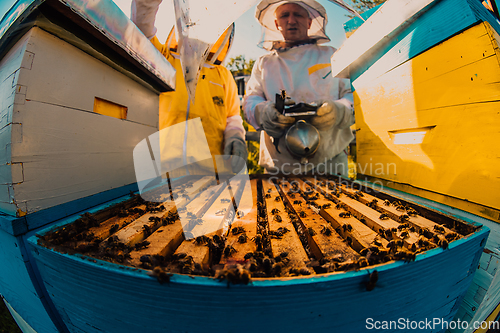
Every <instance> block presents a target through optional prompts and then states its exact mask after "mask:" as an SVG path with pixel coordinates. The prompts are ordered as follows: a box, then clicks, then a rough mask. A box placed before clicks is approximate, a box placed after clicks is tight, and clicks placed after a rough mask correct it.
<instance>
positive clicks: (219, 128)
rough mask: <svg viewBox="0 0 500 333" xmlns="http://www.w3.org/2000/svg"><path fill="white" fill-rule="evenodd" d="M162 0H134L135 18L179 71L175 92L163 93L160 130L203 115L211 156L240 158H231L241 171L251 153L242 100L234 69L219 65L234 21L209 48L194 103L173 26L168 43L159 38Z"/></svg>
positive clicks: (233, 164)
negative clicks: (185, 80)
mask: <svg viewBox="0 0 500 333" xmlns="http://www.w3.org/2000/svg"><path fill="white" fill-rule="evenodd" d="M161 2H162V0H132V8H131V19H132V21H133V22H134V23H135V24H136V25H137V27H138V28H139V29H140V30H141V31H142V32H143V33H144V35H145V36H146V37H147V38H149V39H150V41H151V42H152V43H153V45H154V46H155V47H156V48H157V49H158V50H159V51H160V52H161V53H162V54H163V55H164V56H165V57H166V58H167V60H168V61H169V62H170V63H171V64H172V66H173V67H174V68H175V70H176V89H175V91H171V92H165V93H162V94H161V95H160V110H159V113H160V119H159V126H160V130H162V129H164V128H167V127H169V126H172V125H175V124H178V123H181V122H184V121H187V120H188V119H194V118H197V117H200V118H201V122H202V124H203V129H204V132H205V135H206V139H207V143H208V146H209V148H210V153H211V155H212V156H216V155H235V156H237V157H239V158H238V159H232V161H231V163H232V169H233V172H239V171H240V170H241V169H242V167H243V164H244V163H245V162H246V160H247V155H248V154H247V147H246V142H245V129H244V128H243V119H242V118H241V116H240V100H239V96H238V89H237V86H236V83H235V82H234V79H233V76H232V74H231V72H230V71H229V70H228V69H227V68H225V67H224V66H221V65H220V64H221V63H222V61H223V60H224V58H225V57H226V55H227V53H228V52H229V49H230V47H231V44H232V41H233V36H234V24H233V25H231V26H229V28H228V29H227V30H226V31H225V32H224V34H223V35H222V36H221V37H220V38H219V40H218V41H217V43H216V44H214V46H213V47H212V49H211V50H210V54H209V56H208V59H207V61H206V63H205V64H204V66H203V68H202V70H201V72H200V75H199V81H198V85H197V89H196V96H195V103H192V101H190V100H189V98H188V93H187V90H186V85H185V83H184V78H183V75H182V69H181V62H180V59H179V53H178V52H177V51H178V50H177V47H178V45H177V41H176V37H175V31H174V28H172V30H171V32H170V34H169V36H168V37H167V40H166V42H165V44H162V43H161V42H160V41H159V40H158V38H157V37H156V27H155V18H156V13H157V11H158V8H159V6H160V3H161ZM191 148H192V149H194V148H195V147H191Z"/></svg>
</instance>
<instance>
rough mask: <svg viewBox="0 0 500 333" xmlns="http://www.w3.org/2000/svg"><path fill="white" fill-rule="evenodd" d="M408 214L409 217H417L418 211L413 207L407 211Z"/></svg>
mask: <svg viewBox="0 0 500 333" xmlns="http://www.w3.org/2000/svg"><path fill="white" fill-rule="evenodd" d="M406 214H408V215H409V216H417V211H416V210H415V209H413V208H411V207H409V208H407V209H406Z"/></svg>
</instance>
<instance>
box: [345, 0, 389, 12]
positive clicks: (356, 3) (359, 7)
mask: <svg viewBox="0 0 500 333" xmlns="http://www.w3.org/2000/svg"><path fill="white" fill-rule="evenodd" d="M351 2H352V7H353V8H354V9H355V10H356V11H357V12H358V13H364V12H366V11H367V10H368V9H372V8H373V7H376V6H378V5H380V4H381V3H384V2H385V0H351Z"/></svg>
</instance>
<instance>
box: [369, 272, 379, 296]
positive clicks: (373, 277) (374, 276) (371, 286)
mask: <svg viewBox="0 0 500 333" xmlns="http://www.w3.org/2000/svg"><path fill="white" fill-rule="evenodd" d="M377 281H378V272H377V270H374V271H373V272H371V273H370V275H369V276H368V282H366V291H372V290H373V289H374V288H375V285H376V284H377Z"/></svg>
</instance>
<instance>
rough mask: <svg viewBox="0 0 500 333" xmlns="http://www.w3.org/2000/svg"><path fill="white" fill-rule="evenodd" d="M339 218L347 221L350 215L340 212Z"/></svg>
mask: <svg viewBox="0 0 500 333" xmlns="http://www.w3.org/2000/svg"><path fill="white" fill-rule="evenodd" d="M339 216H340V217H342V218H344V219H347V218H350V217H351V216H352V215H351V213H350V212H341V213H340V214H339Z"/></svg>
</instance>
